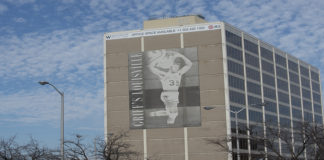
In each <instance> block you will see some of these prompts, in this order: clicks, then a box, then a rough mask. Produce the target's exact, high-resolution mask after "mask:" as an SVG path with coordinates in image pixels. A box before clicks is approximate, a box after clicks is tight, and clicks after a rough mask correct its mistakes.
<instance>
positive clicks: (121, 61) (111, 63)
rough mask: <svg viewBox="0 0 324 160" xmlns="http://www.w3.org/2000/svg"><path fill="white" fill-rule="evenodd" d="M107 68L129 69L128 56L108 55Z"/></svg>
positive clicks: (121, 54)
mask: <svg viewBox="0 0 324 160" xmlns="http://www.w3.org/2000/svg"><path fill="white" fill-rule="evenodd" d="M106 58H107V66H106V67H108V68H111V67H128V54H125V53H118V54H107V55H106Z"/></svg>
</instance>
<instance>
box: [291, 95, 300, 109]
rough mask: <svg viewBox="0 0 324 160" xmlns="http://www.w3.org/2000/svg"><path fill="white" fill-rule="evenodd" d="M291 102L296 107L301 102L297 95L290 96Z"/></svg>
mask: <svg viewBox="0 0 324 160" xmlns="http://www.w3.org/2000/svg"><path fill="white" fill-rule="evenodd" d="M291 104H292V105H293V106H296V107H301V102H300V98H299V97H295V96H291Z"/></svg>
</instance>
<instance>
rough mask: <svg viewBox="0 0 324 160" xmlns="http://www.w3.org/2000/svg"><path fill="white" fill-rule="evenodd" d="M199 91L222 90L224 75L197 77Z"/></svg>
mask: <svg viewBox="0 0 324 160" xmlns="http://www.w3.org/2000/svg"><path fill="white" fill-rule="evenodd" d="M199 82H200V90H202V91H203V90H216V89H224V75H223V74H218V75H202V76H200V77H199Z"/></svg>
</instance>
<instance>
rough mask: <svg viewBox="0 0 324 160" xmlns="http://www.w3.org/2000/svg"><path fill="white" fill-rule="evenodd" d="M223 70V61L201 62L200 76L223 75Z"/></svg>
mask: <svg viewBox="0 0 324 160" xmlns="http://www.w3.org/2000/svg"><path fill="white" fill-rule="evenodd" d="M222 73H224V70H223V60H222V59H217V60H210V61H199V74H200V75H203V74H222Z"/></svg>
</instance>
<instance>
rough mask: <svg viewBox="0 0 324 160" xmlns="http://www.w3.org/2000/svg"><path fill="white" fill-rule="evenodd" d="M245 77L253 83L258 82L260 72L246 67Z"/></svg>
mask: <svg viewBox="0 0 324 160" xmlns="http://www.w3.org/2000/svg"><path fill="white" fill-rule="evenodd" d="M246 76H247V77H248V78H250V79H253V80H255V81H260V72H259V71H257V70H254V69H252V68H250V67H246Z"/></svg>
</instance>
